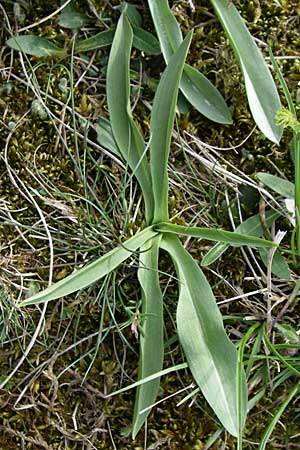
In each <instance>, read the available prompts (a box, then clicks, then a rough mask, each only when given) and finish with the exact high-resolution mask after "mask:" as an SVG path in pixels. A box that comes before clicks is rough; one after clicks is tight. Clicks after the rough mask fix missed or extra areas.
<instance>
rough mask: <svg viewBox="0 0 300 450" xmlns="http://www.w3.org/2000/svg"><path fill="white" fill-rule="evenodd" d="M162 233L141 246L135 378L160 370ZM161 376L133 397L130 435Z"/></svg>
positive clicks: (141, 421)
mask: <svg viewBox="0 0 300 450" xmlns="http://www.w3.org/2000/svg"><path fill="white" fill-rule="evenodd" d="M160 240H161V236H156V237H155V238H153V239H151V240H150V241H148V242H147V244H145V245H144V246H143V247H141V254H140V267H139V270H138V278H139V281H140V284H141V287H142V302H143V306H142V317H143V319H142V320H143V322H142V332H141V334H140V360H139V374H138V378H139V380H140V379H143V378H145V377H147V376H149V375H152V374H153V373H156V372H160V371H161V370H162V366H163V357H164V340H163V298H162V293H161V290H160V286H159V274H158V253H159V244H160ZM159 384H160V379H159V378H156V379H155V380H152V381H149V382H148V383H145V384H142V385H141V386H139V387H138V389H137V393H136V399H135V407H134V416H133V426H132V436H133V439H134V438H135V437H136V435H137V433H138V432H139V430H140V429H141V427H142V426H143V424H144V422H145V420H146V418H147V416H148V414H149V413H150V409H149V410H148V411H147V412H144V413H142V414H140V411H142V410H144V409H146V408H148V407H149V406H151V405H152V404H153V403H154V402H155V400H156V397H157V394H158V390H159Z"/></svg>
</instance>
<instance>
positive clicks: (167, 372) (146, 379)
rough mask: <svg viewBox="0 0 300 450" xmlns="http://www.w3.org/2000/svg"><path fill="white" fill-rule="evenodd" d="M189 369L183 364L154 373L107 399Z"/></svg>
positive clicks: (119, 390)
mask: <svg viewBox="0 0 300 450" xmlns="http://www.w3.org/2000/svg"><path fill="white" fill-rule="evenodd" d="M187 367H188V365H187V363H181V364H177V365H176V366H172V367H168V368H167V369H163V370H161V371H160V372H157V373H153V374H152V375H149V376H148V377H146V378H143V379H141V380H138V381H135V382H134V383H132V384H129V385H128V386H125V387H123V388H121V389H118V390H117V391H114V392H112V393H111V394H108V395H106V398H109V397H114V396H115V395H118V394H121V393H122V392H126V391H130V389H134V388H136V387H138V386H142V384H145V383H148V381H152V380H156V379H157V378H161V377H162V376H164V375H168V374H169V373H172V372H177V371H178V370H183V369H187Z"/></svg>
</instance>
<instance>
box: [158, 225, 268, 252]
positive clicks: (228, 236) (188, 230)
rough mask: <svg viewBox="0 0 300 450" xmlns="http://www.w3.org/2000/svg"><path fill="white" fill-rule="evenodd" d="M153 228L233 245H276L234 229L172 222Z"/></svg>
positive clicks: (162, 231)
mask: <svg viewBox="0 0 300 450" xmlns="http://www.w3.org/2000/svg"><path fill="white" fill-rule="evenodd" d="M154 229H155V230H156V231H159V232H161V233H173V234H182V235H183V236H193V237H196V238H200V239H208V240H211V241H221V242H226V243H227V244H230V245H235V246H241V245H252V246H254V247H267V248H268V247H276V246H277V244H275V243H274V242H272V241H267V240H265V239H260V238H257V237H253V236H247V235H244V234H240V233H237V232H234V231H224V230H216V229H213V228H201V227H184V226H181V225H174V224H172V223H159V224H157V225H155V227H154Z"/></svg>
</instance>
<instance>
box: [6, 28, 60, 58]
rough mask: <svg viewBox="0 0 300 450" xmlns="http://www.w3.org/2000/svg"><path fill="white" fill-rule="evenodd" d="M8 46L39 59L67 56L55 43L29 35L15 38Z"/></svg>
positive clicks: (9, 40) (9, 41) (8, 42)
mask: <svg viewBox="0 0 300 450" xmlns="http://www.w3.org/2000/svg"><path fill="white" fill-rule="evenodd" d="M6 44H7V45H8V46H9V47H11V48H13V49H14V50H18V51H20V52H23V53H26V54H27V55H33V56H37V57H39V58H43V57H44V58H50V57H56V56H65V55H66V51H65V50H64V49H63V48H60V47H57V45H55V44H53V42H51V41H48V39H45V38H44V37H40V36H35V35H32V34H28V35H25V36H13V37H11V38H10V39H8V41H7V42H6Z"/></svg>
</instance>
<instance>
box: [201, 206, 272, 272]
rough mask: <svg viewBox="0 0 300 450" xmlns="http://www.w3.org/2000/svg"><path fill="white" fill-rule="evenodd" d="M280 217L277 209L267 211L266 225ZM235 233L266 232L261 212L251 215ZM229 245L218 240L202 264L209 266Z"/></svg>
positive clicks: (258, 233) (250, 234)
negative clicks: (260, 215) (262, 223)
mask: <svg viewBox="0 0 300 450" xmlns="http://www.w3.org/2000/svg"><path fill="white" fill-rule="evenodd" d="M278 217H279V214H278V213H277V212H275V211H267V212H266V225H267V226H268V227H269V226H271V225H272V223H273V222H274V220H276V219H277V218H278ZM235 233H239V234H245V235H248V236H256V237H259V236H262V235H263V234H264V229H263V227H262V225H261V219H260V217H259V214H256V215H255V216H252V217H249V219H247V220H245V221H244V222H242V223H241V224H240V225H239V226H238V227H237V228H236V229H235ZM228 247H229V245H228V244H225V243H224V242H218V243H217V244H216V245H214V246H213V247H212V249H211V250H209V252H207V254H206V255H205V256H204V258H203V259H202V261H201V265H202V266H203V267H205V266H209V265H210V264H212V263H213V262H214V261H216V260H217V259H219V258H220V256H221V255H222V254H223V253H224V252H225V251H226V250H227V249H228Z"/></svg>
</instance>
